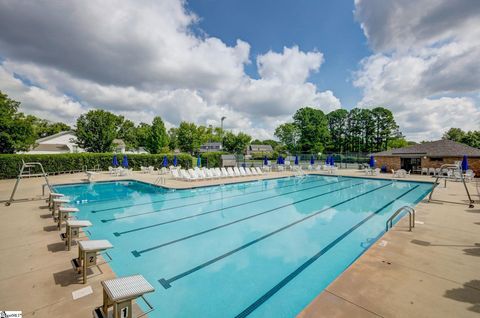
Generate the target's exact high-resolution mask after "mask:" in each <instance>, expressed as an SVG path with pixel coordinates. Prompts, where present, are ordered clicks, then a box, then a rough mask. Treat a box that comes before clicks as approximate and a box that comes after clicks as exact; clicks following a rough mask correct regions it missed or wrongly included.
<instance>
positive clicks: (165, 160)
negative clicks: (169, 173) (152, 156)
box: [162, 156, 168, 167]
mask: <svg viewBox="0 0 480 318" xmlns="http://www.w3.org/2000/svg"><path fill="white" fill-rule="evenodd" d="M162 165H163V166H164V167H166V166H168V159H167V156H163V162H162Z"/></svg>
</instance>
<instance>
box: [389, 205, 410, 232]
mask: <svg viewBox="0 0 480 318" xmlns="http://www.w3.org/2000/svg"><path fill="white" fill-rule="evenodd" d="M402 211H407V212H408V225H409V229H408V230H409V231H410V232H411V231H412V228H413V227H415V209H414V208H412V207H411V206H408V205H404V206H402V207H401V208H400V209H398V210H397V211H395V213H393V214H392V216H391V217H390V218H388V220H387V222H386V224H385V232H388V229H389V228H392V227H393V219H395V217H396V216H397V215H399V214H400V213H401V212H402ZM389 225H390V226H389Z"/></svg>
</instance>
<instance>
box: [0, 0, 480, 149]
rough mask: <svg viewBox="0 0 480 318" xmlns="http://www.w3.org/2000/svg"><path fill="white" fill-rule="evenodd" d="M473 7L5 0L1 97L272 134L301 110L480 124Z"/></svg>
mask: <svg viewBox="0 0 480 318" xmlns="http://www.w3.org/2000/svg"><path fill="white" fill-rule="evenodd" d="M479 74H480V4H479V3H478V1H477V0H457V1H450V0H368V1H366V0H355V1H353V0H351V1H350V0H338V1H313V0H297V1H287V0H256V1H245V0H190V1H182V0H161V1H159V0H151V1H150V0H140V1H134V0H131V1H130V0H124V1H113V0H105V1H81V0H72V1H62V2H59V1H41V0H40V1H23V0H20V1H17V0H0V90H1V91H2V92H5V93H7V94H8V95H9V96H10V97H11V98H14V99H16V100H18V101H20V102H21V103H22V108H21V110H22V111H23V112H25V113H27V114H34V115H37V116H39V117H42V118H45V119H49V120H52V121H63V122H66V123H68V124H72V125H73V124H74V123H75V120H76V118H77V117H78V116H79V115H80V114H82V113H84V112H86V111H88V110H90V109H93V108H101V109H106V110H109V111H112V112H114V113H116V114H120V115H123V116H125V117H126V118H129V119H131V120H133V121H134V122H136V123H140V122H147V123H150V122H151V121H152V119H153V117H154V116H161V117H162V118H163V119H164V121H165V122H166V125H167V126H168V127H171V126H176V125H178V124H179V123H180V121H182V120H186V121H192V122H195V123H197V124H202V125H213V126H219V125H220V118H221V117H222V116H226V118H227V119H226V120H225V122H224V126H225V128H226V129H231V130H233V131H245V132H247V133H249V134H251V135H252V136H253V137H254V138H260V139H266V138H271V137H273V132H274V130H275V127H277V126H278V125H280V124H282V123H284V122H287V121H290V120H291V118H292V115H293V114H294V113H295V111H296V110H297V109H298V108H300V107H303V106H311V107H314V108H318V109H321V110H322V111H324V112H325V113H328V112H330V111H332V110H335V109H339V108H345V109H351V108H353V107H363V108H372V107H376V106H384V107H387V108H389V109H390V110H392V112H393V113H394V115H395V118H396V120H397V123H398V124H399V125H400V130H401V131H402V132H403V133H404V135H405V136H406V137H407V139H409V140H415V141H421V140H433V139H438V138H440V137H441V136H442V134H443V133H444V132H445V131H446V130H447V129H448V128H450V127H460V128H462V129H465V130H471V129H477V130H478V129H480V75H479Z"/></svg>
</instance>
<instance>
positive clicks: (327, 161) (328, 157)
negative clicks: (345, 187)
mask: <svg viewBox="0 0 480 318" xmlns="http://www.w3.org/2000/svg"><path fill="white" fill-rule="evenodd" d="M325 164H326V165H329V164H330V156H327V158H326V159H325Z"/></svg>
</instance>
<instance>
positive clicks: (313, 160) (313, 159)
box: [310, 155, 315, 165]
mask: <svg viewBox="0 0 480 318" xmlns="http://www.w3.org/2000/svg"><path fill="white" fill-rule="evenodd" d="M310 164H311V165H313V164H315V158H313V155H312V156H311V157H310Z"/></svg>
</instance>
